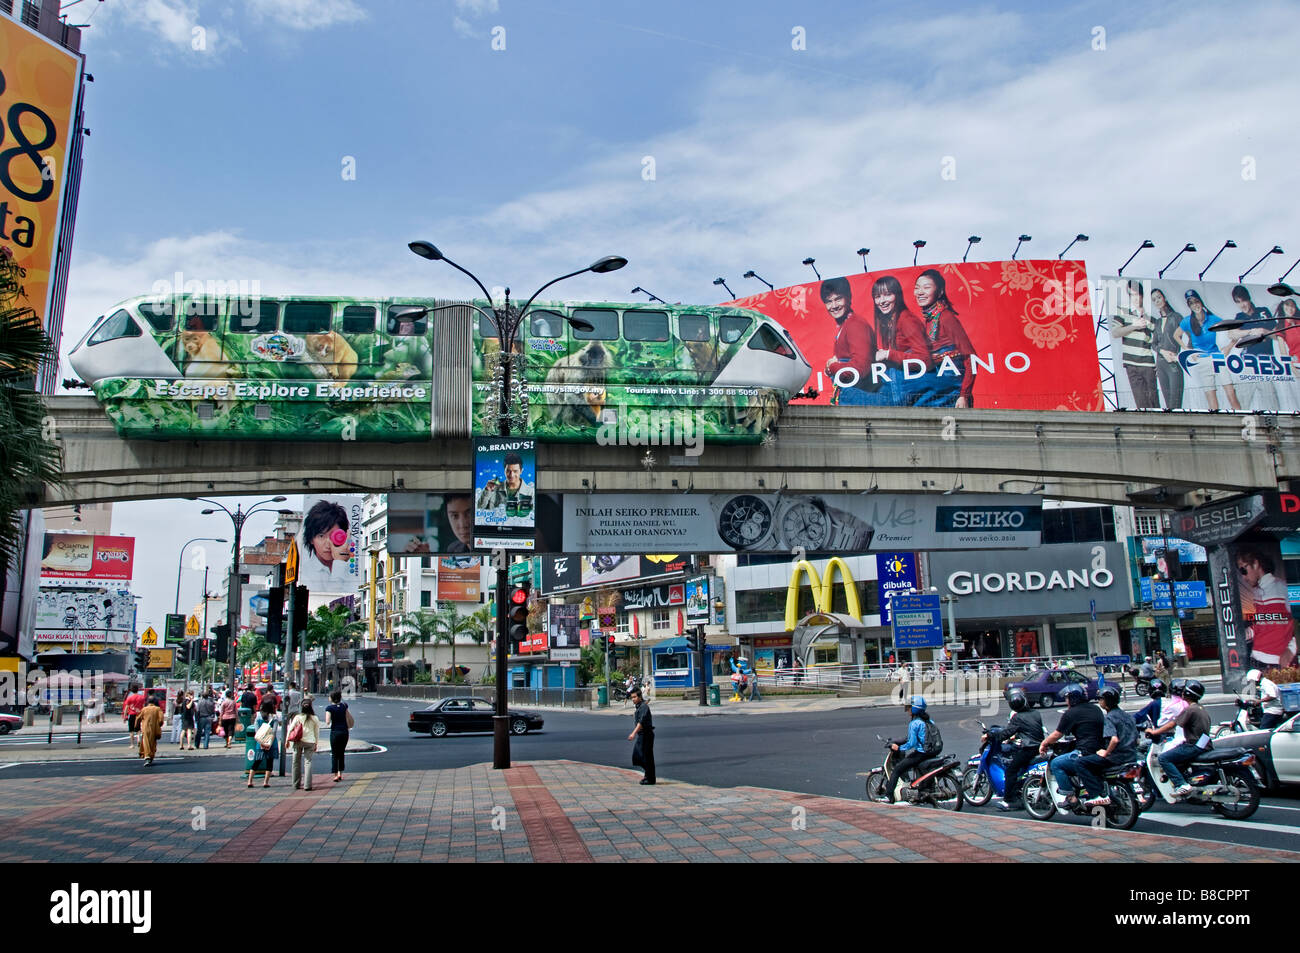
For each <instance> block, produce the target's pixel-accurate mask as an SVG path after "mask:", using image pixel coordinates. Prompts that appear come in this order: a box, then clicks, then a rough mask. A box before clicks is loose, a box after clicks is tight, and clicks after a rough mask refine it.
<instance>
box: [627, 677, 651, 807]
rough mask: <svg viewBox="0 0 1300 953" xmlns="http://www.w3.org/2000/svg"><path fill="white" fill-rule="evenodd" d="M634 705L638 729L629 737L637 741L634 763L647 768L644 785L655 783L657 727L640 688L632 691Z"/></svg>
mask: <svg viewBox="0 0 1300 953" xmlns="http://www.w3.org/2000/svg"><path fill="white" fill-rule="evenodd" d="M632 703H633V704H634V705H636V714H635V715H634V716H633V717H634V718H635V719H636V727H635V728H633V729H632V733H631V734H630V735H628V736H627V740H628V741H635V742H636V744H635V745H634V746H633V748H632V763H633V764H635V765H640V766H641V767H643V768H645V777H644V778H642V779H641V783H642V784H654V783H655V725H654V720H653V719H652V718H651V717H650V706H649V705H648V704H646V700H645V696H644V695H642V694H641V689H640V688H634V689H632Z"/></svg>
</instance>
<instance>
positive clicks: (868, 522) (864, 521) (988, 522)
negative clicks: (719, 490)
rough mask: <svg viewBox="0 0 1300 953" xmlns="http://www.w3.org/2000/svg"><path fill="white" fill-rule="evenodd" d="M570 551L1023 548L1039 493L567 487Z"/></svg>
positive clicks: (1033, 528) (1038, 524)
mask: <svg viewBox="0 0 1300 953" xmlns="http://www.w3.org/2000/svg"><path fill="white" fill-rule="evenodd" d="M561 502H562V507H563V514H564V519H563V539H564V551H565V552H577V553H581V552H606V553H635V552H644V551H645V550H646V549H669V548H672V549H677V550H678V551H685V552H699V553H725V552H733V551H734V552H782V553H790V552H793V551H795V550H796V549H799V548H802V549H803V550H804V552H805V553H806V554H808V555H812V554H815V553H830V554H836V555H842V554H845V553H861V552H868V551H872V550H875V551H885V552H894V551H895V550H900V549H907V550H914V551H915V550H945V549H990V548H997V549H1001V548H1007V549H1023V548H1026V547H1035V546H1038V545H1039V542H1040V540H1041V529H1042V498H1041V497H1038V496H1033V495H1021V496H1018V495H1012V494H978V493H970V494H962V495H961V496H943V495H935V496H918V495H902V494H888V493H880V494H871V495H866V496H864V495H862V494H826V495H823V496H804V495H797V494H791V495H787V494H764V495H759V494H752V493H738V494H713V495H706V494H663V495H656V496H652V497H645V496H636V495H631V494H606V495H600V496H594V495H588V494H565V495H564V497H563V500H562V501H561Z"/></svg>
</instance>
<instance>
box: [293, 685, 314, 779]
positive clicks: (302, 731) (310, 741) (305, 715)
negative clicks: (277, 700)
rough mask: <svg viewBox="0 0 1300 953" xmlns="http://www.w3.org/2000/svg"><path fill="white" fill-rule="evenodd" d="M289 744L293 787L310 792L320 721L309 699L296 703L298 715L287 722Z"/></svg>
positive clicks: (302, 699) (301, 699)
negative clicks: (291, 756) (312, 765)
mask: <svg viewBox="0 0 1300 953" xmlns="http://www.w3.org/2000/svg"><path fill="white" fill-rule="evenodd" d="M289 744H291V745H292V746H293V786H294V787H295V788H302V789H303V790H304V791H310V790H311V759H312V757H313V756H314V755H315V754H316V746H317V745H318V744H320V719H319V718H317V717H316V712H315V709H314V708H313V707H312V701H311V698H310V697H306V698H300V699H299V701H298V713H297V714H296V715H294V716H293V719H292V720H291V721H290V722H289Z"/></svg>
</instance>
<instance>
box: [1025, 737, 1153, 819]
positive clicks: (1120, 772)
mask: <svg viewBox="0 0 1300 953" xmlns="http://www.w3.org/2000/svg"><path fill="white" fill-rule="evenodd" d="M1074 745H1075V740H1074V738H1073V737H1070V736H1068V735H1067V736H1066V737H1064V738H1062V739H1061V740H1060V741H1057V742H1056V743H1055V744H1054V745H1052V754H1051V755H1049V756H1048V757H1047V758H1045V759H1044V760H1042V761H1036V762H1034V763H1033V764H1031V765H1030V766H1029V770H1028V776H1027V777H1026V778H1025V786H1024V788H1023V790H1022V792H1021V793H1022V796H1023V797H1024V799H1025V811H1026V812H1027V813H1028V814H1029V816H1030V817H1032V818H1034V819H1035V820H1038V821H1047V820H1051V818H1052V816H1053V815H1055V814H1056V812H1057V811H1058V810H1059V811H1069V812H1070V813H1071V814H1076V815H1079V816H1081V817H1089V816H1095V815H1094V811H1095V810H1096V808H1091V807H1088V806H1087V805H1086V804H1085V803H1084V799H1083V797H1082V795H1081V794H1080V792H1079V789H1078V786H1077V785H1076V786H1075V789H1074V790H1073V791H1069V792H1062V791H1061V789H1060V787H1059V785H1057V783H1056V775H1054V774H1052V772H1051V770H1050V765H1051V762H1052V761H1053V760H1055V759H1056V758H1058V757H1060V756H1061V755H1063V754H1066V753H1067V752H1069V751H1072V750H1074ZM1141 773H1142V765H1141V764H1138V763H1136V762H1134V763H1131V764H1119V765H1114V766H1112V767H1109V768H1107V769H1106V770H1104V771H1103V772H1102V774H1101V779H1102V782H1103V783H1104V784H1105V785H1106V796H1107V797H1108V798H1110V804H1109V805H1108V806H1106V807H1104V808H1102V810H1103V811H1104V812H1105V817H1106V826H1107V827H1114V828H1118V829H1119V830H1122V831H1127V830H1131V829H1132V827H1133V825H1134V824H1136V823H1137V820H1138V815H1139V814H1140V813H1141V811H1139V809H1138V803H1137V796H1136V795H1135V794H1134V792H1133V781H1134V780H1136V779H1137V778H1138V777H1139V776H1140V775H1141ZM1066 793H1068V794H1073V795H1074V796H1075V799H1074V801H1072V802H1068V801H1066V800H1065V794H1066Z"/></svg>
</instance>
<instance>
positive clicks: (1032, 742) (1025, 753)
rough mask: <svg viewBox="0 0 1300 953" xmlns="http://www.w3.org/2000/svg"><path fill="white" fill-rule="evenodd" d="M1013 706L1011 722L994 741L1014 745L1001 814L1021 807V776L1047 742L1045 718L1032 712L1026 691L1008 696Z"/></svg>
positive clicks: (999, 805)
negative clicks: (1040, 747) (1045, 740)
mask: <svg viewBox="0 0 1300 953" xmlns="http://www.w3.org/2000/svg"><path fill="white" fill-rule="evenodd" d="M1007 704H1008V705H1010V706H1011V711H1012V715H1011V720H1010V721H1008V722H1007V726H1006V727H1005V728H1003V729H1001V730H1000V731H998V732H997V733H996V734H995V735H994V738H993V740H994V741H997V742H999V743H1002V744H1007V743H1008V742H1010V747H1011V760H1010V762H1009V763H1008V764H1007V765H1006V784H1005V785H1004V788H1003V790H1004V792H1005V793H1004V796H1003V798H1002V800H1001V801H999V802H998V810H999V811H1014V810H1018V809H1019V807H1020V773H1021V772H1022V771H1024V770H1025V768H1027V767H1029V764H1030V763H1031V762H1032V761H1033V760H1034V758H1035V757H1037V756H1038V746H1039V745H1040V744H1042V741H1043V716H1042V715H1040V714H1039V713H1038V712H1036V711H1034V710H1033V709H1031V708H1029V700H1028V698H1026V697H1025V693H1024V690H1023V689H1019V688H1012V689H1010V690H1008V692H1007Z"/></svg>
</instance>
